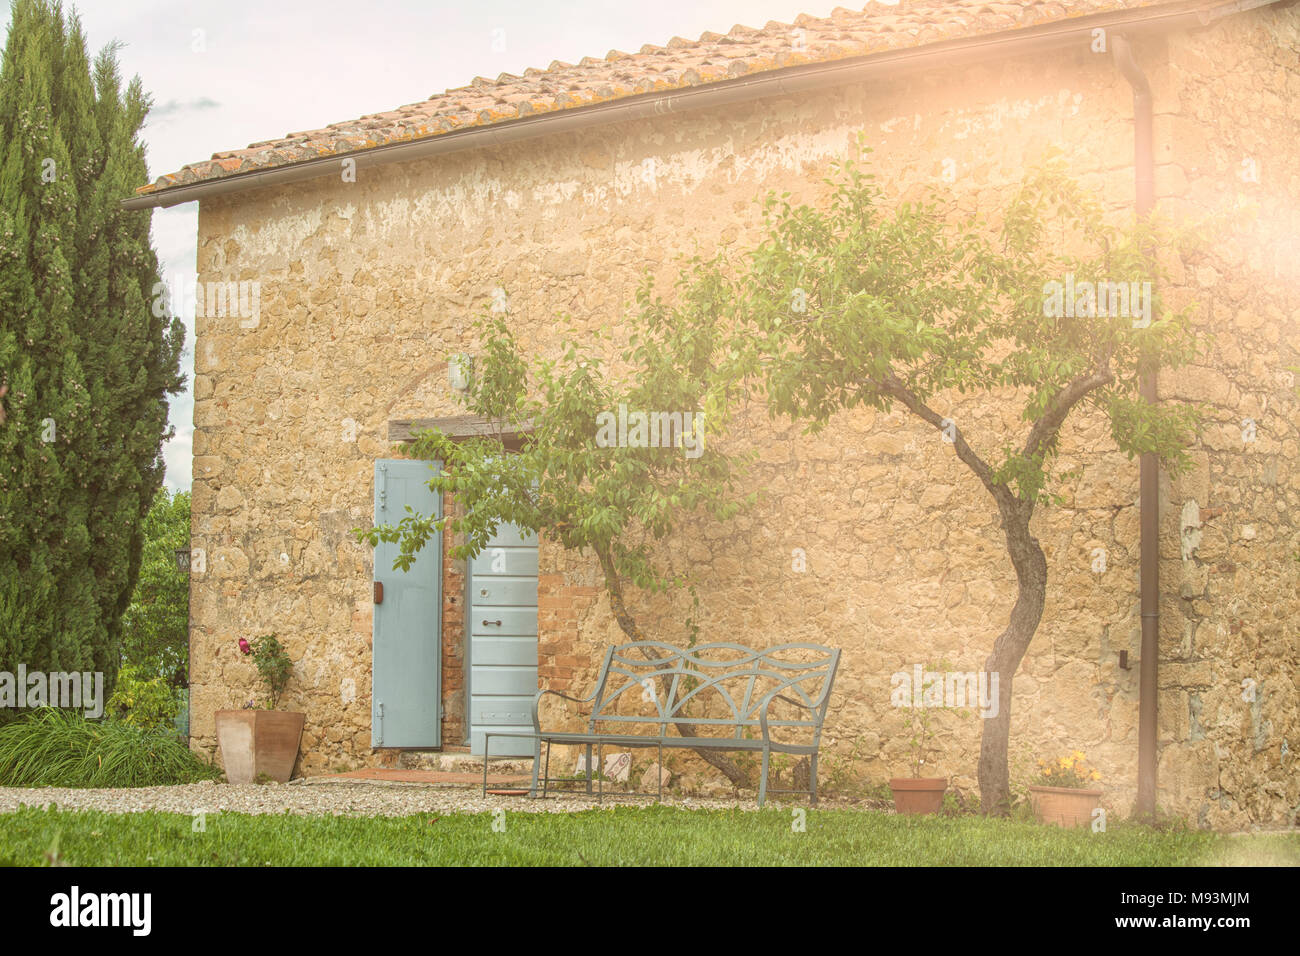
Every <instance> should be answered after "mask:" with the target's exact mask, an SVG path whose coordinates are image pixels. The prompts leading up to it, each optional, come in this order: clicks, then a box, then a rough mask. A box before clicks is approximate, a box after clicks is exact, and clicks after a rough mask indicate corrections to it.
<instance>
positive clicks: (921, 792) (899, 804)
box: [889, 777, 948, 813]
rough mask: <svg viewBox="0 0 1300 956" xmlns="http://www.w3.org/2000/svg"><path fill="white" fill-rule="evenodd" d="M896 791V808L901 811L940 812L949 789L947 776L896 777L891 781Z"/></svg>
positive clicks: (891, 788) (890, 785) (892, 788)
mask: <svg viewBox="0 0 1300 956" xmlns="http://www.w3.org/2000/svg"><path fill="white" fill-rule="evenodd" d="M889 789H890V790H892V791H894V809H895V810H897V811H898V812H899V813H938V812H939V811H940V810H942V809H943V794H944V791H946V790H947V789H948V780H947V778H946V777H894V778H893V779H892V780H890V781H889Z"/></svg>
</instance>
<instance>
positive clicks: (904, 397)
mask: <svg viewBox="0 0 1300 956" xmlns="http://www.w3.org/2000/svg"><path fill="white" fill-rule="evenodd" d="M879 388H880V391H881V392H883V393H884V394H886V395H889V396H891V397H893V398H896V399H898V401H900V402H902V403H903V405H904V406H905V407H906V408H907V410H908V411H910V412H911V413H912V414H913V415H915V416H916V417H917V418H920V419H921V420H922V421H925V422H929V423H930V424H931V425H933V426H934V427H935V428H937V429H938V430H939V431H943V430H944V424H943V423H944V418H943V416H942V415H940V414H939V413H938V412H936V411H935V410H934V409H932V408H931V407H930V406H929V405H927V404H925V402H923V401H921V399H920V398H918V397H917V395H916V393H915V392H913V391H912V390H911V389H909V388H908V387H907V386H905V385H904V384H903V383H902V382H900V381H899V380H898V379H897V378H895V377H894V376H892V375H891V376H890V377H889V378H888V379H886V380H885V381H884V382H882V383H880V386H879ZM953 448H954V449H955V450H956V452H957V457H958V458H960V459H961V460H962V462H964V463H965V465H966V467H968V468H969V469H970V470H971V471H973V472H974V473H975V477H977V478H978V479H979V480H980V481H981V482H983V484H984V487H985V488H987V489H988V492H989V494H991V495H992V496H993V499H994V500H995V501H997V502H998V504H999V505H1008V506H1009V505H1011V504H1012V503H1013V502H1012V500H1011V499H1014V497H1015V496H1014V495H1012V493H1011V489H1009V488H1008V487H1007V486H1006V485H1002V484H998V483H997V482H995V481H994V480H993V469H992V468H990V467H989V465H988V462H986V461H985V460H984V459H983V458H981V457H980V455H979V453H978V452H977V451H975V449H974V448H971V446H970V445H969V444H968V443H967V441H966V439H965V437H964V436H963V435H962V433H961V429H960V428H957V427H956V425H955V423H954V427H953ZM1004 499H1006V500H1005V501H1004Z"/></svg>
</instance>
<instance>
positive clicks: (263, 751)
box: [216, 709, 306, 783]
mask: <svg viewBox="0 0 1300 956" xmlns="http://www.w3.org/2000/svg"><path fill="white" fill-rule="evenodd" d="M216 716H217V743H219V744H220V745H221V762H222V763H223V764H224V765H225V768H226V779H227V780H228V781H230V782H231V783H253V782H255V781H256V780H257V778H258V777H259V776H260V775H261V774H266V775H267V776H268V777H270V778H271V779H272V780H275V781H277V782H279V783H288V782H289V777H290V775H292V774H293V765H294V762H295V761H297V759H298V744H299V742H300V741H301V740H302V726H303V723H304V721H305V720H306V715H304V714H300V713H291V712H289V711H284V710H252V709H250V710H219V711H217V715H216Z"/></svg>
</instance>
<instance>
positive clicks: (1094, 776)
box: [1029, 750, 1102, 827]
mask: <svg viewBox="0 0 1300 956" xmlns="http://www.w3.org/2000/svg"><path fill="white" fill-rule="evenodd" d="M1038 768H1039V782H1038V784H1037V785H1034V786H1030V788H1029V799H1030V801H1031V803H1032V804H1033V807H1034V813H1035V814H1036V815H1037V817H1038V822H1039V823H1051V824H1055V825H1056V826H1061V827H1077V826H1085V825H1087V824H1088V823H1090V822H1091V821H1092V817H1093V811H1094V810H1096V809H1097V807H1098V806H1100V804H1101V795H1102V791H1101V790H1098V789H1095V788H1094V787H1093V785H1094V784H1097V783H1100V782H1101V771H1100V770H1098V769H1097V768H1096V767H1093V766H1091V765H1089V764H1088V758H1087V755H1086V754H1084V753H1083V752H1082V751H1079V750H1075V751H1072V752H1071V753H1069V754H1067V755H1066V756H1063V757H1057V758H1055V759H1053V760H1050V761H1048V760H1039V761H1038Z"/></svg>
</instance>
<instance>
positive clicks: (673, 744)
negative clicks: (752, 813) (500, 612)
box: [483, 641, 840, 807]
mask: <svg viewBox="0 0 1300 956" xmlns="http://www.w3.org/2000/svg"><path fill="white" fill-rule="evenodd" d="M839 660H840V652H839V651H838V650H837V649H834V648H830V647H823V646H822V645H820V644H806V643H797V644H778V645H777V646H775V647H769V648H767V649H766V650H762V651H760V650H754V649H753V648H749V647H743V646H741V645H739V644H732V643H725V642H723V643H716V644H700V645H697V646H695V647H675V646H673V645H671V644H663V643H659V642H654V641H637V642H633V643H631V644H622V645H619V646H616V647H611V648H609V649H608V650H607V651H606V652H605V659H604V661H603V663H602V664H601V667H600V673H599V674H598V675H597V678H596V689H595V690H594V691H593V692H592V694H591V696H589V697H583V698H577V697H569V696H567V695H565V694H561V693H559V692H558V691H552V690H544V691H540V692H539V693H538V694H537V697H536V699H535V700H534V701H533V732H532V733H531V734H528V733H519V732H514V733H506V732H501V733H495V732H489V733H487V734H485V735H484V738H485V739H484V753H485V754H491V753H492V738H494V737H525V738H528V739H530V740H532V741H533V779H532V785H531V787H530V788H529V793H530V795H532V796H537V789H538V782H539V772H540V782H541V788H542V792H541V795H542V796H543V797H544V796H546V793H547V789H548V787H549V785H550V784H552V783H555V782H557V780H558V778H552V777H551V776H550V758H551V747H552V746H553V745H555V744H567V745H577V746H579V747H582V748H584V749H585V753H586V762H585V764H584V766H585V767H586V768H588V773H587V774H586V780H585V782H586V791H587V793H592V776H593V775H595V776H597V777H598V778H599V783H600V787H599V790H598V793H599V795H600V796H601V797H603V795H604V778H603V775H600V774H595V773H594V771H596V770H598V769H599V768H600V767H601V762H600V758H601V755H602V753H603V750H604V748H605V747H616V748H644V747H653V748H657V749H658V751H659V762H658V766H659V767H661V768H662V766H663V751H664V750H665V749H673V748H675V749H694V750H701V749H704V750H716V751H733V752H748V753H755V754H760V755H761V757H762V772H761V777H760V779H759V787H758V805H759V806H760V807H761V806H762V805H763V803H764V801H765V800H766V799H767V795H768V794H769V793H806V794H808V795H809V797H810V798H811V800H812V802H813V803H814V804H816V802H817V749H818V746H819V744H820V743H821V732H822V722H823V721H824V720H825V719H826V710H827V706H828V705H829V702H830V693H831V685H832V684H833V683H834V681H835V671H836V668H837V667H838V666H839ZM547 696H555V697H559V698H562V699H563V700H567V701H571V702H573V703H577V704H587V703H590V704H591V705H592V708H591V714H590V716H589V717H588V718H587V729H586V731H552V730H543V729H542V725H541V717H540V713H539V710H540V706H541V702H542V699H543V698H544V697H547ZM674 731H675V733H673V732H674ZM691 734H694V735H695V736H690V735H691ZM782 736H794V737H796V738H799V739H794V740H783V739H779V738H780V737H782ZM543 744H546V758H545V763H543V758H542V745H543ZM593 748H595V749H596V763H594V764H593V762H592V749H593ZM774 753H781V754H792V755H796V756H806V757H808V760H809V774H808V780H809V789H807V790H769V789H768V785H767V783H768V770H769V766H770V763H771V755H772V754H774ZM489 759H490V758H489V757H485V758H484V760H483V789H484V793H486V792H487V767H488V761H489ZM658 785H659V793H658V796H659V797H660V798H662V797H663V775H662V773H660V775H659V780H658Z"/></svg>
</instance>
